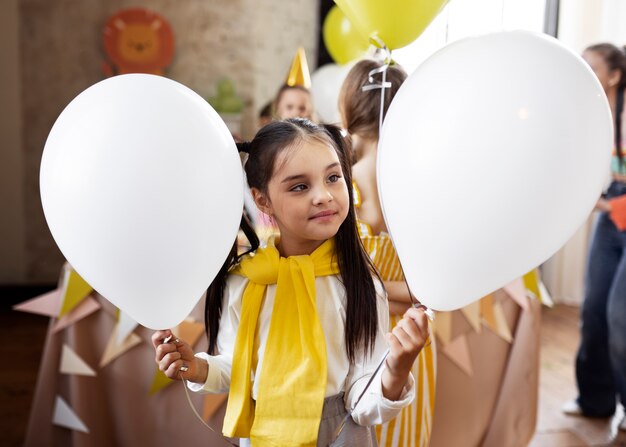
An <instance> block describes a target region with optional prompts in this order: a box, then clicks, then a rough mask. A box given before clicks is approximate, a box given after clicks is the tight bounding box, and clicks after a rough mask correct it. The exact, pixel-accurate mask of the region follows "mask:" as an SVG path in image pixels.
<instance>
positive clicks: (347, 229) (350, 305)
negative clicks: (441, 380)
mask: <svg viewBox="0 0 626 447" xmlns="http://www.w3.org/2000/svg"><path fill="white" fill-rule="evenodd" d="M322 127H324V129H325V130H326V131H327V132H328V134H329V135H330V137H331V138H332V140H333V142H334V143H335V145H336V146H337V149H338V152H339V158H340V160H341V165H342V170H343V173H344V178H345V181H346V185H347V187H348V197H349V201H350V202H349V203H350V204H351V206H350V208H349V210H348V215H347V217H346V219H345V220H344V222H343V223H342V224H341V226H340V227H339V231H338V232H337V235H336V236H335V242H336V246H337V254H338V261H339V269H340V271H341V279H342V282H343V285H344V287H345V289H346V328H345V334H344V338H345V343H346V351H347V354H348V358H349V359H350V362H354V361H355V359H356V355H357V353H358V352H359V351H360V350H361V349H363V352H364V353H365V354H366V355H371V354H372V353H373V352H374V344H375V341H376V331H377V328H378V312H377V309H376V307H377V306H376V303H377V298H376V288H375V286H374V280H373V277H372V275H375V276H376V277H377V278H378V280H380V277H379V276H378V273H377V271H376V268H375V267H374V264H373V262H372V260H371V259H370V257H369V256H368V255H367V253H366V251H365V249H364V248H363V244H362V242H361V238H360V236H359V234H358V231H357V221H356V211H355V210H354V206H352V204H353V203H354V197H353V196H354V193H353V188H352V170H351V164H350V159H351V148H350V145H349V143H350V141H349V140H346V139H345V138H344V137H343V135H342V134H341V130H340V129H339V128H338V127H336V126H333V125H329V124H326V125H323V126H322ZM381 284H382V281H381Z"/></svg>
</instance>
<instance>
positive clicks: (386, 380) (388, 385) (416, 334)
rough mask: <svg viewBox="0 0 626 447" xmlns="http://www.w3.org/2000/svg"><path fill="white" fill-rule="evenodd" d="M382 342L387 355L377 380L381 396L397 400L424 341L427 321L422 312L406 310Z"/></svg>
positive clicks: (420, 309)
mask: <svg viewBox="0 0 626 447" xmlns="http://www.w3.org/2000/svg"><path fill="white" fill-rule="evenodd" d="M386 338H387V342H388V343H389V355H388V356H387V360H386V363H387V365H386V366H387V367H386V368H385V369H384V370H383V373H382V378H381V381H382V390H383V396H385V397H386V398H387V399H389V400H397V399H399V398H400V396H401V394H402V390H403V389H404V387H405V386H406V384H407V381H408V379H409V373H410V372H411V367H412V366H413V363H414V362H415V359H416V358H417V356H418V354H419V353H420V351H421V350H422V348H423V347H424V344H425V343H426V340H427V339H428V318H427V317H426V314H425V313H424V309H422V308H419V309H416V308H410V309H409V310H407V311H406V313H405V314H404V317H403V318H402V320H400V321H399V322H398V324H397V325H396V327H394V328H393V330H392V331H391V332H390V333H387V335H386Z"/></svg>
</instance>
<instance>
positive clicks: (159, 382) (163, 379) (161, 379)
mask: <svg viewBox="0 0 626 447" xmlns="http://www.w3.org/2000/svg"><path fill="white" fill-rule="evenodd" d="M170 383H172V380H170V379H169V378H168V377H167V376H166V375H165V374H164V373H163V371H161V370H160V369H158V368H157V369H156V372H155V373H154V378H153V379H152V385H150V391H148V394H149V395H150V396H152V395H153V394H155V393H157V392H159V391H161V390H162V389H163V388H165V387H166V386H168V385H169V384H170Z"/></svg>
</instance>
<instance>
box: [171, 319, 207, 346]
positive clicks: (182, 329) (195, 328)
mask: <svg viewBox="0 0 626 447" xmlns="http://www.w3.org/2000/svg"><path fill="white" fill-rule="evenodd" d="M173 332H174V333H175V334H176V335H177V336H178V337H179V338H181V339H182V340H185V341H186V342H187V343H189V345H190V346H192V347H193V346H194V345H195V344H196V342H197V341H198V339H199V338H200V336H201V335H202V334H203V333H204V324H203V323H198V322H195V321H193V320H191V319H186V320H184V321H182V322H181V323H180V324H179V325H178V326H177V327H176V328H174V330H173Z"/></svg>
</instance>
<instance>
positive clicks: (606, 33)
mask: <svg viewBox="0 0 626 447" xmlns="http://www.w3.org/2000/svg"><path fill="white" fill-rule="evenodd" d="M624 23H626V1H624V0H593V1H589V0H561V2H560V6H559V31H558V38H559V40H560V41H561V42H563V43H564V44H565V45H567V46H568V47H570V48H571V49H572V50H573V51H575V52H576V53H578V54H580V53H582V51H583V50H584V49H585V48H586V47H587V46H589V45H592V44H595V43H599V42H611V43H613V44H615V45H618V46H621V45H624V44H626V26H624ZM594 218H595V215H592V216H590V217H589V219H588V220H587V222H586V223H585V224H584V225H583V226H582V227H581V228H580V229H579V230H578V232H577V233H576V234H575V235H574V236H573V237H572V238H571V239H570V240H569V242H567V243H566V244H565V245H564V246H563V248H562V249H561V250H560V251H559V252H558V253H556V254H555V255H554V256H553V257H552V258H551V259H550V260H549V261H547V262H546V263H545V264H544V265H543V266H542V269H541V270H542V279H543V282H544V284H545V285H546V287H547V288H548V290H549V291H550V293H551V295H552V298H553V299H554V301H555V302H562V303H569V304H580V303H581V302H582V299H583V282H584V273H585V264H586V262H587V253H588V249H589V238H590V236H591V229H592V222H593V220H594Z"/></svg>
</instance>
